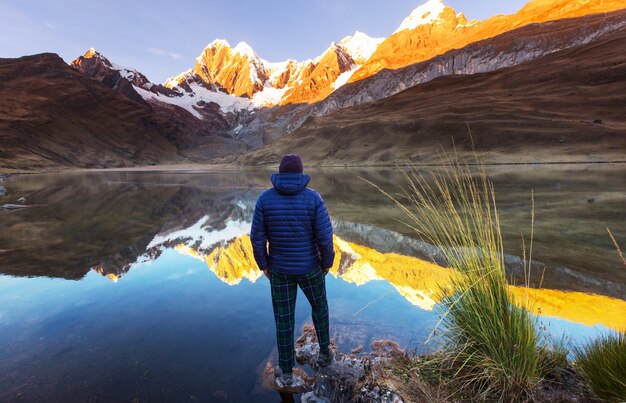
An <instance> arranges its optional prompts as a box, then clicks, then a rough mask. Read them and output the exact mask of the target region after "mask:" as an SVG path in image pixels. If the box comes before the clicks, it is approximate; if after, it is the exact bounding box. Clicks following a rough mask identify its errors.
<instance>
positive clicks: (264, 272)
mask: <svg viewBox="0 0 626 403" xmlns="http://www.w3.org/2000/svg"><path fill="white" fill-rule="evenodd" d="M263 274H265V277H267V279H268V280H269V279H270V269H265V270H263Z"/></svg>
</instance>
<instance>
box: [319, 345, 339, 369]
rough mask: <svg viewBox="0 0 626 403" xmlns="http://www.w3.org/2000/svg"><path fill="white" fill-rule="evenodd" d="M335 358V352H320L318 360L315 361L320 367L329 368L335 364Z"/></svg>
mask: <svg viewBox="0 0 626 403" xmlns="http://www.w3.org/2000/svg"><path fill="white" fill-rule="evenodd" d="M334 358H335V353H334V352H333V350H331V349H328V351H325V352H324V351H320V352H319V353H318V354H317V359H316V360H315V362H316V363H317V365H319V366H320V367H327V366H329V365H330V364H331V363H332V362H333V359H334Z"/></svg>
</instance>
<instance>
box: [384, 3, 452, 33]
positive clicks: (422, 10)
mask: <svg viewBox="0 0 626 403" xmlns="http://www.w3.org/2000/svg"><path fill="white" fill-rule="evenodd" d="M445 8H446V5H445V4H443V0H429V1H428V2H426V3H424V4H422V5H421V6H419V7H417V8H416V9H415V10H413V11H412V12H411V14H410V15H409V16H408V17H406V18H405V19H404V21H402V24H400V26H399V27H398V29H396V30H395V31H394V34H395V33H397V32H400V31H404V30H407V29H415V28H416V27H418V26H420V25H425V24H432V23H435V22H437V21H439V15H440V14H441V13H442V12H443V10H444V9H445Z"/></svg>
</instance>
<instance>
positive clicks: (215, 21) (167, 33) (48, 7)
mask: <svg viewBox="0 0 626 403" xmlns="http://www.w3.org/2000/svg"><path fill="white" fill-rule="evenodd" d="M425 1H426V0H386V1H376V0H309V1H293V0H292V1H282V0H264V1H243V0H223V1H218V0H204V1H203V0H179V1H176V2H173V1H164V0H149V1H148V0H106V1H103V0H100V1H95V0H56V1H54V0H14V1H7V0H0V57H18V56H22V55H27V54H34V53H41V52H54V53H58V54H59V55H60V56H61V57H63V58H64V59H65V61H67V62H69V61H71V60H73V59H74V58H76V57H77V56H79V55H81V54H83V53H84V52H85V51H86V50H87V49H88V48H90V47H92V46H93V47H95V48H96V49H98V50H99V51H101V52H102V53H103V54H104V55H105V56H107V57H108V58H109V59H111V61H113V62H115V63H118V64H120V65H123V66H127V67H134V68H136V69H138V70H140V71H141V72H143V73H144V74H146V75H147V76H148V78H149V79H150V80H151V81H153V82H163V81H164V80H165V79H166V78H167V77H170V76H173V75H177V74H179V73H181V72H183V71H185V70H187V69H189V68H191V67H192V66H193V62H194V59H195V58H196V56H198V55H199V54H200V52H201V51H202V49H204V47H205V46H206V45H207V44H208V43H209V42H211V41H212V40H213V39H215V38H223V39H226V40H228V41H229V42H230V44H231V45H232V46H234V45H235V44H237V42H239V41H245V42H247V43H249V44H250V45H251V46H252V47H253V48H254V49H255V50H256V52H257V53H258V54H259V55H260V56H261V57H262V58H264V59H266V60H269V61H282V60H285V59H288V58H293V59H297V60H304V59H308V58H314V57H316V56H318V55H319V54H320V53H322V52H323V51H324V50H325V49H326V48H327V47H328V45H329V44H330V43H331V42H332V41H335V42H338V41H340V40H341V39H342V38H343V37H345V36H347V35H351V34H352V33H354V31H356V30H358V31H362V32H365V33H366V34H368V35H370V36H375V37H376V36H378V37H386V36H389V35H390V34H391V33H392V32H393V31H395V30H396V28H397V27H398V26H399V25H400V23H401V22H402V20H403V19H404V18H405V17H406V16H408V15H409V14H410V12H411V11H412V10H413V9H415V8H416V7H417V6H419V5H420V4H422V3H424V2H425ZM444 1H445V3H446V4H447V5H449V6H451V7H452V8H454V9H455V10H456V11H457V12H463V13H464V14H465V15H466V16H467V17H468V18H470V19H472V18H476V19H485V18H487V17H490V16H492V15H495V14H509V13H513V12H515V11H517V10H518V9H520V8H521V7H522V6H523V5H524V4H525V3H526V1H525V0H480V1H477V0H444Z"/></svg>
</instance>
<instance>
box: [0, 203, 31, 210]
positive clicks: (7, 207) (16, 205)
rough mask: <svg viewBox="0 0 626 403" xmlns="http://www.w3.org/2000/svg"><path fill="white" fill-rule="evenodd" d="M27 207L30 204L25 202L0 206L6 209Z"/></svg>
mask: <svg viewBox="0 0 626 403" xmlns="http://www.w3.org/2000/svg"><path fill="white" fill-rule="evenodd" d="M26 207H28V206H25V205H23V204H12V203H6V204H3V205H2V206H0V208H3V209H6V210H17V209H21V208H26Z"/></svg>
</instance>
